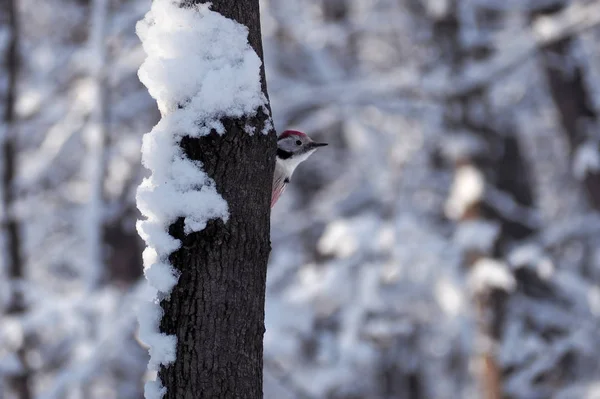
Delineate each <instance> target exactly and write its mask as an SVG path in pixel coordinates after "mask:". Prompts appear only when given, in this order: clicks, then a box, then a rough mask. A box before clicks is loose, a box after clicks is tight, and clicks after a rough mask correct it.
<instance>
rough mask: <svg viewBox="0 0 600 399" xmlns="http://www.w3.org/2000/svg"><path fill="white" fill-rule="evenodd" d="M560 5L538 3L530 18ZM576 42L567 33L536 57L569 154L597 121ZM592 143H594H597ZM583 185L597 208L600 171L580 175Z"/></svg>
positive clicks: (557, 9)
mask: <svg viewBox="0 0 600 399" xmlns="http://www.w3.org/2000/svg"><path fill="white" fill-rule="evenodd" d="M564 7H565V4H563V3H557V4H553V5H549V6H545V7H544V6H542V7H540V8H538V9H536V10H535V11H533V12H532V13H531V15H530V18H531V19H534V18H536V17H539V16H548V15H554V14H557V13H559V12H560V11H562V10H563V9H564ZM576 45H577V43H576V38H575V37H573V36H567V37H565V38H564V39H562V40H559V41H556V42H552V43H550V44H548V45H546V46H544V47H542V48H541V57H540V63H541V65H542V68H543V71H544V74H545V76H546V80H547V82H548V88H549V89H550V94H551V95H552V99H553V101H554V104H555V106H556V108H557V111H558V114H559V120H560V124H561V127H562V129H563V131H564V133H565V134H566V137H567V139H568V141H569V145H570V147H571V155H572V156H574V154H575V153H576V151H577V150H578V148H579V147H580V146H582V145H584V144H585V143H586V141H587V139H588V138H589V137H588V136H591V134H593V133H591V132H590V128H589V126H594V125H595V124H596V123H597V121H598V114H597V112H596V110H595V109H594V106H593V104H592V96H591V93H590V90H589V88H588V87H587V85H586V83H585V68H584V67H583V66H582V65H581V64H580V63H578V62H577V61H576V60H577V59H578V57H577V56H575V55H574V51H575V49H574V48H575V46H576ZM586 124H587V126H586ZM595 145H596V146H597V143H595ZM583 184H584V186H585V190H586V193H587V197H588V201H589V204H590V205H591V206H592V207H593V208H594V209H596V210H600V173H599V172H598V171H588V172H587V173H586V174H585V176H584V177H583Z"/></svg>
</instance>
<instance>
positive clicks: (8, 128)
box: [0, 0, 31, 399]
mask: <svg viewBox="0 0 600 399" xmlns="http://www.w3.org/2000/svg"><path fill="white" fill-rule="evenodd" d="M2 27H5V29H7V30H8V33H9V40H8V43H7V47H6V49H5V51H4V54H2V69H3V74H5V75H4V76H5V78H3V79H6V84H5V87H6V91H5V92H4V93H1V94H2V97H3V100H4V110H3V111H4V112H3V117H2V119H3V124H4V132H3V136H4V137H3V138H2V158H3V159H2V207H3V213H4V219H3V221H2V228H3V232H4V236H5V245H6V251H7V254H6V258H7V261H8V265H7V270H8V278H10V279H11V280H12V281H13V282H19V281H20V280H22V279H23V277H24V274H25V273H24V264H23V256H22V254H21V235H20V229H19V223H18V221H17V220H16V219H15V216H14V213H13V209H12V208H13V205H14V202H15V190H14V187H13V186H14V181H15V173H16V171H15V167H16V159H15V158H16V152H17V148H16V130H15V124H16V116H15V103H16V96H17V77H18V72H19V41H18V40H19V26H18V18H17V5H16V1H15V0H0V29H2ZM1 86H3V85H2V84H1V83H0V87H1ZM12 289H13V290H12V293H11V296H10V297H9V302H8V305H7V307H6V312H7V313H8V314H19V313H23V312H25V300H24V298H23V295H22V293H21V292H20V290H18V289H17V288H16V287H15V285H14V284H13V286H12ZM27 341H28V339H27V338H26V339H25V340H24V342H23V343H22V344H21V346H20V348H18V350H17V357H18V358H19V360H20V362H21V366H22V370H21V371H20V372H19V373H17V374H15V375H12V376H11V377H10V379H9V381H8V383H9V384H8V385H9V386H10V387H11V388H12V390H13V391H14V394H15V395H17V396H18V397H19V398H20V399H29V398H31V391H30V388H29V370H28V368H27V364H26V361H25V348H26V345H27Z"/></svg>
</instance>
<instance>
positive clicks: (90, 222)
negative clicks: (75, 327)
mask: <svg viewBox="0 0 600 399" xmlns="http://www.w3.org/2000/svg"><path fill="white" fill-rule="evenodd" d="M108 7H109V2H108V0H94V1H92V7H91V24H90V38H89V47H90V50H91V54H92V60H91V68H90V69H91V71H90V75H91V78H92V80H93V82H94V99H95V104H94V108H93V109H92V113H91V115H90V120H89V126H88V129H87V132H86V133H87V134H86V137H85V140H86V146H87V152H88V157H87V165H86V167H87V178H88V181H89V184H90V190H89V193H90V198H89V201H88V205H87V211H86V216H87V217H86V221H87V226H86V232H87V237H86V243H87V254H88V259H89V260H88V263H89V264H88V268H89V270H88V271H89V273H88V278H87V284H88V287H89V288H93V287H96V286H97V285H98V284H100V282H101V280H102V278H103V276H104V274H105V270H104V258H103V252H104V251H103V250H102V247H103V244H104V190H103V188H104V170H105V147H106V122H107V121H106V119H107V112H106V107H107V104H106V44H105V36H106V26H107V17H108Z"/></svg>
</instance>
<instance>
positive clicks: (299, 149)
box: [271, 130, 327, 208]
mask: <svg viewBox="0 0 600 399" xmlns="http://www.w3.org/2000/svg"><path fill="white" fill-rule="evenodd" d="M326 145H327V143H316V142H314V141H313V140H312V139H311V138H310V137H308V136H307V135H306V134H305V133H302V132H299V131H296V130H286V131H285V132H283V133H281V135H280V136H279V138H278V139H277V161H276V164H275V174H274V176H273V190H272V192H271V208H273V206H274V205H275V203H276V202H277V200H278V199H279V197H280V196H281V194H283V192H284V191H285V188H286V186H287V184H288V183H289V182H290V178H291V177H292V173H294V170H295V169H296V167H297V166H298V165H300V163H302V162H303V161H305V160H306V159H307V158H308V157H310V156H311V155H312V153H313V152H315V151H316V150H317V148H319V147H323V146H326Z"/></svg>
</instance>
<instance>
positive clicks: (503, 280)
mask: <svg viewBox="0 0 600 399" xmlns="http://www.w3.org/2000/svg"><path fill="white" fill-rule="evenodd" d="M515 286H516V281H515V278H514V277H513V275H512V274H511V273H510V270H509V269H508V267H507V266H506V264H504V263H503V262H500V261H498V260H495V259H490V258H482V259H479V260H478V261H477V262H475V264H474V265H473V270H472V271H471V273H470V274H469V287H470V288H471V290H472V291H473V292H483V291H485V290H487V289H489V288H500V289H503V290H505V291H512V290H513V289H514V288H515Z"/></svg>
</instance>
